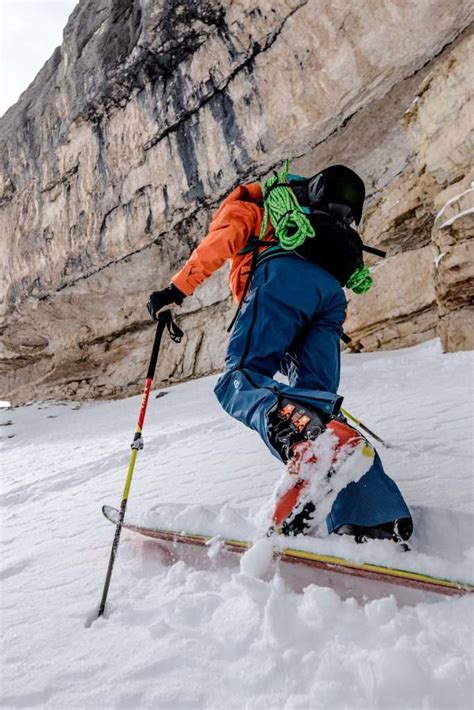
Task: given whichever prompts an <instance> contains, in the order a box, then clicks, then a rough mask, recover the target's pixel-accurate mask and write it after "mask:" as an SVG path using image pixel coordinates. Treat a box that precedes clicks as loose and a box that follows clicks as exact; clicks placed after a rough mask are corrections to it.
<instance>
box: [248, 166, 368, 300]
mask: <svg viewBox="0 0 474 710" xmlns="http://www.w3.org/2000/svg"><path fill="white" fill-rule="evenodd" d="M288 173H289V162H288V160H287V161H286V163H285V167H284V169H283V170H281V171H280V172H279V173H275V174H274V175H273V176H272V177H271V178H268V180H265V182H264V183H263V185H262V192H263V220H262V226H261V228H260V239H263V238H264V236H265V233H266V231H267V228H268V221H269V220H270V222H271V224H272V225H273V228H274V230H275V236H276V238H277V239H278V241H279V243H280V245H281V247H282V248H283V249H287V250H288V251H291V250H293V249H297V248H298V247H300V246H301V245H302V244H303V243H304V241H305V240H306V239H307V238H312V237H314V236H315V235H316V233H315V231H314V229H313V227H312V226H311V223H310V221H309V219H308V218H307V217H306V215H305V214H304V212H303V211H302V209H301V206H300V205H299V203H298V200H297V199H296V196H295V194H294V192H293V190H292V189H291V186H290V183H289V182H288ZM372 284H373V281H372V276H371V275H370V272H369V269H368V268H367V266H365V265H364V266H360V267H359V268H358V269H356V271H354V273H353V274H352V276H351V277H350V279H349V281H348V282H347V284H346V286H347V288H350V289H352V291H354V293H357V294H361V293H367V291H368V290H369V289H370V288H371V286H372Z"/></svg>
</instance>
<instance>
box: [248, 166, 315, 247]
mask: <svg viewBox="0 0 474 710" xmlns="http://www.w3.org/2000/svg"><path fill="white" fill-rule="evenodd" d="M275 185H276V187H274V186H275ZM262 192H263V220H262V227H261V229H260V239H263V238H264V236H265V232H266V231H267V227H268V220H270V222H271V223H272V224H273V227H274V229H275V235H276V237H277V239H278V241H279V242H280V245H281V247H282V248H283V249H287V250H288V251H290V250H292V249H296V248H297V247H300V246H301V245H302V244H303V242H304V241H305V239H306V238H307V237H314V236H315V231H314V229H313V228H312V226H311V223H310V221H309V219H308V218H307V217H306V215H305V214H304V212H303V211H302V210H301V207H300V205H299V204H298V200H297V199H296V197H295V194H294V192H293V190H292V189H291V187H290V183H289V182H288V161H286V164H285V167H284V169H283V170H281V171H280V172H279V173H276V174H275V175H273V176H272V177H271V178H268V180H265V182H264V183H263V186H262Z"/></svg>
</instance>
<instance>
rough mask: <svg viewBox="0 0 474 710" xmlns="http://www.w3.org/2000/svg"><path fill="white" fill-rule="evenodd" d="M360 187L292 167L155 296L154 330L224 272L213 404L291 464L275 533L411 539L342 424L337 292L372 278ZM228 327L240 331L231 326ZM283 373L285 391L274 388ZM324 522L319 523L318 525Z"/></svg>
mask: <svg viewBox="0 0 474 710" xmlns="http://www.w3.org/2000/svg"><path fill="white" fill-rule="evenodd" d="M364 199H365V187H364V183H363V181H362V179H361V178H360V177H359V176H358V175H357V174H356V173H355V172H353V171H352V170H350V169H349V168H347V167H345V166H341V165H336V166H331V167H328V168H325V169H324V170H322V171H321V172H319V173H317V174H316V175H314V176H313V177H311V178H304V177H301V176H298V175H292V174H290V173H289V172H288V166H286V168H285V169H284V170H282V171H281V172H280V173H275V174H274V176H273V177H271V178H270V179H269V180H267V181H266V182H265V183H264V184H263V186H260V185H259V184H257V183H250V184H245V185H241V186H239V187H237V188H236V189H235V190H234V191H233V192H232V193H231V194H230V195H229V196H228V197H227V198H226V199H225V200H224V201H223V202H222V204H221V205H220V207H219V209H218V211H217V212H216V214H215V215H214V218H213V220H212V222H211V224H210V228H209V232H208V234H207V236H206V237H205V238H204V239H203V240H202V242H201V243H200V244H199V245H198V246H197V248H196V249H195V250H194V251H193V252H192V254H191V256H190V258H189V259H188V260H187V262H186V263H185V265H184V266H183V268H182V269H181V270H180V271H179V272H178V273H177V274H175V275H174V276H173V278H172V279H171V283H170V284H169V285H168V286H167V287H166V288H163V289H162V290H160V291H154V292H153V293H152V294H151V295H150V298H149V301H148V304H147V307H148V311H149V313H150V315H151V317H152V318H153V319H155V318H156V317H157V314H158V312H159V311H160V310H161V309H162V308H165V307H166V306H169V305H170V304H177V305H181V304H182V303H183V300H184V299H185V298H186V297H187V296H190V295H191V294H192V293H193V292H194V290H195V289H196V287H197V286H199V285H200V284H201V283H202V282H203V281H204V280H205V279H206V278H208V277H209V276H210V275H211V274H212V273H213V272H214V271H216V270H217V269H218V268H220V267H221V266H222V265H223V264H224V262H225V261H227V260H229V261H230V274H229V281H230V288H231V290H232V293H233V295H234V298H235V300H236V302H237V303H238V304H239V305H238V310H237V314H236V317H235V319H234V321H233V325H234V327H233V330H232V334H231V337H230V341H229V344H228V349H227V355H226V359H225V371H224V373H223V374H222V376H221V377H220V378H219V380H218V382H217V384H216V387H215V390H214V391H215V394H216V396H217V399H218V400H219V402H220V403H221V405H222V407H223V408H224V409H225V411H226V412H228V413H229V414H230V415H231V416H233V417H234V418H236V419H238V420H239V421H241V422H242V423H244V424H245V425H246V426H248V427H250V428H251V429H254V430H255V431H257V432H258V433H259V435H260V436H261V438H262V440H263V441H264V443H265V444H266V446H267V447H268V448H269V450H270V452H271V453H272V454H273V455H274V456H276V457H277V458H278V459H280V460H281V461H283V462H284V463H285V464H286V468H287V474H285V475H286V480H284V481H283V484H282V485H280V486H279V488H278V490H277V493H276V500H275V508H274V513H273V525H274V527H275V528H276V529H277V530H278V532H281V533H283V534H298V533H308V532H310V531H311V530H312V529H314V527H315V525H316V524H318V525H319V524H320V523H321V521H322V520H323V521H324V520H325V523H326V525H327V531H328V533H332V532H335V533H339V534H348V535H352V536H354V537H355V539H356V540H357V541H360V542H362V541H364V540H366V539H367V538H386V539H392V540H395V541H401V540H407V539H408V538H409V537H410V535H411V532H412V520H411V516H410V513H409V510H408V508H407V506H406V504H405V501H404V500H403V497H402V495H401V493H400V491H399V489H398V487H397V486H396V484H395V483H394V482H393V481H392V480H391V479H390V478H389V477H388V476H387V475H386V473H385V472H384V469H383V466H382V462H381V460H380V457H379V456H378V455H377V453H376V452H375V451H374V450H373V448H372V447H371V445H370V444H369V442H368V441H366V440H365V439H364V438H363V437H362V435H361V434H360V433H359V432H358V431H357V430H356V429H354V428H353V427H351V426H350V425H349V424H348V423H347V421H346V419H345V418H344V417H343V416H342V415H341V413H340V407H341V403H342V397H340V396H339V395H338V394H337V390H338V387H339V378H340V338H341V337H342V336H343V323H344V320H345V317H346V305H347V302H346V298H345V294H344V291H343V287H344V286H347V287H348V288H352V289H353V290H354V291H355V292H356V293H364V292H365V291H366V290H368V288H369V287H370V285H371V277H370V274H369V271H368V269H367V267H365V266H364V264H363V253H362V252H363V249H366V250H368V251H375V252H376V253H378V252H377V250H374V249H371V248H368V247H364V245H363V244H362V241H361V239H360V236H359V234H358V232H357V231H356V230H355V229H354V228H353V227H352V226H351V225H352V224H354V223H355V224H356V225H358V224H359V223H360V220H361V217H362V208H363V202H364ZM234 323H235V324H234ZM278 371H280V372H281V373H283V374H284V375H286V376H287V377H288V382H289V384H288V385H285V384H283V383H281V382H277V381H276V380H275V379H273V378H274V376H275V374H276V373H277V372H278ZM321 515H322V516H323V517H322V518H321Z"/></svg>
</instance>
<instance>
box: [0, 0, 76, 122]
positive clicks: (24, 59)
mask: <svg viewBox="0 0 474 710" xmlns="http://www.w3.org/2000/svg"><path fill="white" fill-rule="evenodd" d="M77 2H78V0H0V116H2V115H3V114H4V113H5V111H6V110H7V109H8V108H9V107H10V106H12V105H13V104H14V103H15V102H16V101H17V100H18V98H19V97H20V94H21V93H22V92H23V91H24V90H25V89H26V88H27V87H28V86H29V84H31V82H32V81H33V79H34V78H35V76H36V74H37V73H38V72H39V70H40V69H41V67H42V66H43V64H44V63H45V62H46V61H47V60H48V59H49V57H50V56H51V55H52V53H53V52H54V50H55V49H56V47H58V46H59V45H60V44H61V43H62V33H63V28H64V26H65V25H66V23H67V20H68V17H69V15H70V14H71V12H72V10H73V9H74V7H75V6H76V5H77Z"/></svg>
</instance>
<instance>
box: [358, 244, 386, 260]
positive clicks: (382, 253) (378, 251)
mask: <svg viewBox="0 0 474 710" xmlns="http://www.w3.org/2000/svg"><path fill="white" fill-rule="evenodd" d="M362 249H363V250H364V251H366V252H368V253H369V254H375V256H381V257H382V259H385V257H386V256H387V252H386V251H382V249H376V248H375V247H368V246H367V244H362Z"/></svg>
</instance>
